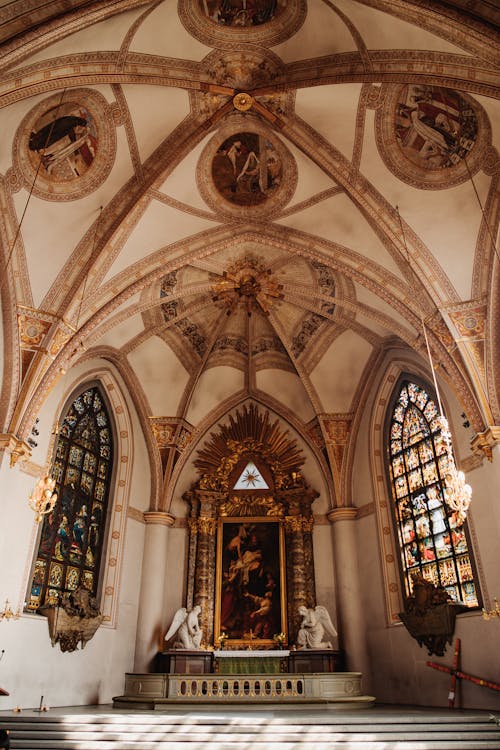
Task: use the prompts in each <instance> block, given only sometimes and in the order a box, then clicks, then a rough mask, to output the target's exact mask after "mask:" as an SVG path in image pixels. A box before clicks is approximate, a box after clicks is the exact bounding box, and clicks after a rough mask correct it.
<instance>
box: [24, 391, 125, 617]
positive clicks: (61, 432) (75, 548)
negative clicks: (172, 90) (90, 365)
mask: <svg viewBox="0 0 500 750" xmlns="http://www.w3.org/2000/svg"><path fill="white" fill-rule="evenodd" d="M114 431H115V430H114V425H113V421H112V417H111V409H110V406H109V403H108V401H107V398H106V396H105V394H104V391H103V388H102V387H101V386H100V385H99V384H98V383H87V384H86V385H84V386H83V387H80V388H79V389H78V390H77V391H76V393H74V394H73V395H72V397H71V398H70V399H69V401H68V402H67V404H66V406H65V408H64V409H63V411H62V413H61V418H60V422H59V427H58V433H57V438H56V441H55V444H54V452H53V456H52V462H51V469H50V473H51V475H52V477H53V478H54V479H55V481H56V492H57V495H58V498H57V501H56V504H55V506H54V508H53V510H52V511H51V512H50V513H49V514H47V515H46V516H45V518H44V520H43V523H42V527H41V532H40V539H39V543H38V550H37V554H36V558H35V562H34V569H33V574H32V577H31V581H30V585H29V591H28V598H27V605H26V606H27V609H28V610H31V611H36V610H37V609H38V608H39V607H41V606H43V605H44V604H51V603H55V602H57V601H59V600H60V599H61V598H62V597H63V596H64V595H65V594H67V593H69V592H71V591H75V590H76V589H77V588H79V587H83V588H85V589H87V590H88V591H90V592H91V593H92V594H93V595H94V596H96V595H97V593H98V589H99V585H100V580H101V569H102V562H103V556H104V548H105V538H106V536H105V534H106V528H107V521H108V507H109V501H110V493H111V486H112V476H113V466H114V458H115V456H114V454H115V447H114V445H115V440H114V437H113V433H114Z"/></svg>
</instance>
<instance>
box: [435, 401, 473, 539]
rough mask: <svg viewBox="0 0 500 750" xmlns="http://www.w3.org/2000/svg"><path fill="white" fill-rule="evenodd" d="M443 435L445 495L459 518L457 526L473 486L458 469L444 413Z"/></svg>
mask: <svg viewBox="0 0 500 750" xmlns="http://www.w3.org/2000/svg"><path fill="white" fill-rule="evenodd" d="M439 423H440V425H441V436H442V438H443V442H444V444H445V447H446V458H447V460H446V464H447V468H446V474H445V477H444V486H443V495H444V501H445V503H446V505H447V506H448V507H449V508H450V509H451V510H452V511H453V513H454V514H455V516H456V519H457V526H460V525H461V524H463V522H464V521H465V519H466V516H467V511H468V510H469V505H470V503H471V500H472V487H471V486H470V485H469V484H467V483H466V481H465V474H464V473H463V471H458V469H457V467H456V465H455V459H454V457H453V448H452V444H451V432H450V428H449V425H448V420H447V419H446V417H445V416H443V415H442V414H441V415H440V416H439Z"/></svg>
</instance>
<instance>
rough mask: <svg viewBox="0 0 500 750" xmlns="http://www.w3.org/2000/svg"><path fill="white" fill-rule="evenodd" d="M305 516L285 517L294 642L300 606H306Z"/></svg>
mask: <svg viewBox="0 0 500 750" xmlns="http://www.w3.org/2000/svg"><path fill="white" fill-rule="evenodd" d="M305 520H306V519H305V518H304V517H303V516H287V517H286V518H285V540H286V549H287V589H288V591H287V595H288V629H289V638H290V640H291V642H294V641H295V639H296V636H297V631H298V627H299V622H300V616H299V614H298V608H299V607H300V606H306V603H307V591H306V569H305V556H304V536H303V533H302V529H303V525H304V521H305Z"/></svg>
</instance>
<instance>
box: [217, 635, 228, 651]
mask: <svg viewBox="0 0 500 750" xmlns="http://www.w3.org/2000/svg"><path fill="white" fill-rule="evenodd" d="M228 638H229V636H228V634H227V633H221V634H220V635H218V636H217V643H218V644H219V648H220V649H221V650H222V649H223V648H224V643H225V642H226V641H227V639H228Z"/></svg>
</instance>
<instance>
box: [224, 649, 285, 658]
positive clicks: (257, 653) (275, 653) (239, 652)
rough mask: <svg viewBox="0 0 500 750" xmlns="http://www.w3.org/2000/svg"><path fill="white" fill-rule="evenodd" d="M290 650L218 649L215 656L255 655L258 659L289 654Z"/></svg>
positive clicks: (250, 656) (249, 656)
mask: <svg viewBox="0 0 500 750" xmlns="http://www.w3.org/2000/svg"><path fill="white" fill-rule="evenodd" d="M289 653H290V651H289V650H288V649H271V650H270V651H257V650H254V649H249V650H246V649H239V650H237V651H233V650H232V649H227V650H226V649H218V650H217V651H214V656H215V657H219V658H227V657H231V656H235V657H236V656H246V657H247V658H252V657H255V658H257V659H265V658H267V657H269V656H279V657H280V658H281V657H282V656H288V655H289Z"/></svg>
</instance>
